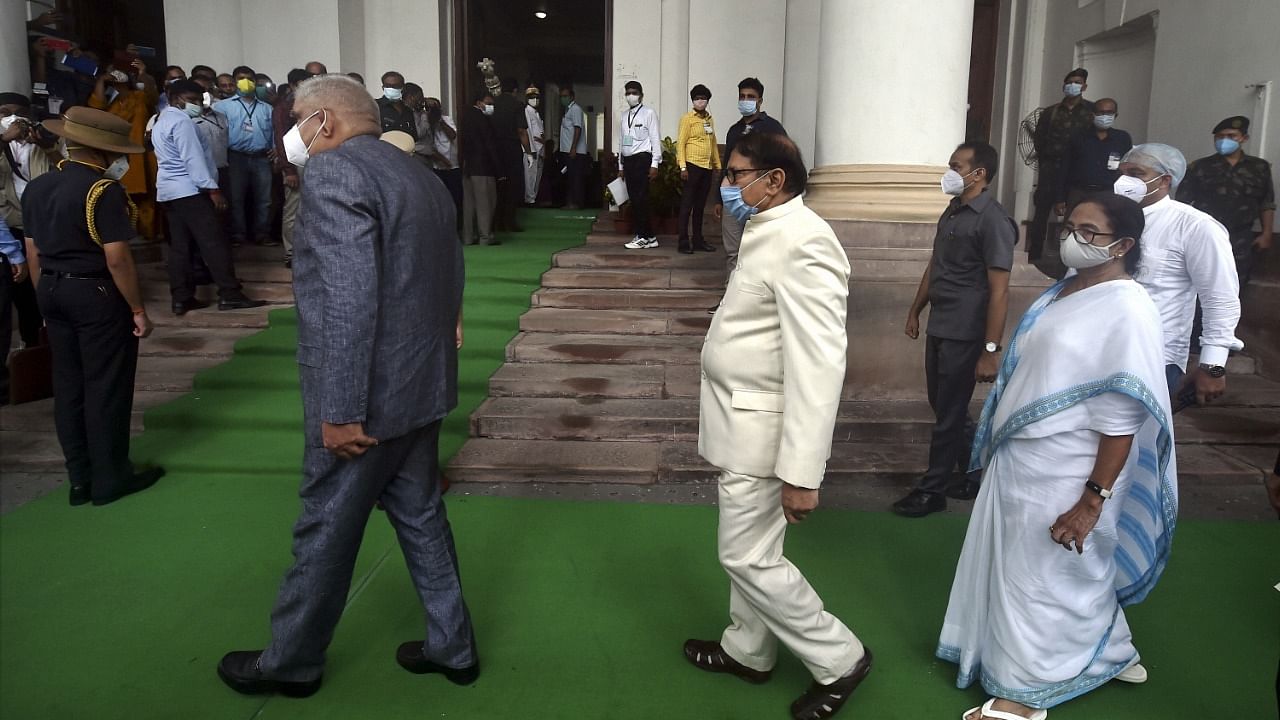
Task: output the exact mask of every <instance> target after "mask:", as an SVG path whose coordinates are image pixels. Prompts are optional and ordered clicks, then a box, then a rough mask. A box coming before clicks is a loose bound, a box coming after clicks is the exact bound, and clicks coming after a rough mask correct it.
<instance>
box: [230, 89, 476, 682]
mask: <svg viewBox="0 0 1280 720" xmlns="http://www.w3.org/2000/svg"><path fill="white" fill-rule="evenodd" d="M294 117H295V118H296V121H297V124H296V125H295V126H294V128H293V129H292V130H290V131H289V134H288V135H286V136H285V138H284V150H285V151H286V153H287V154H288V157H289V159H290V161H291V162H293V163H294V164H297V165H303V164H305V173H304V182H303V194H302V207H301V209H300V211H299V213H298V220H297V230H296V233H295V236H296V244H295V250H294V294H295V295H296V297H297V305H298V370H299V375H300V379H301V385H302V407H303V422H304V426H305V435H306V438H305V439H306V448H305V450H304V452H303V482H302V487H301V491H300V495H301V497H302V514H301V516H300V517H299V518H298V522H297V525H296V526H295V527H294V531H293V554H294V558H295V562H294V565H293V567H292V568H291V569H290V570H289V572H288V574H287V575H286V576H285V579H284V584H283V586H282V587H281V589H280V595H279V598H278V600H277V602H276V607H275V610H274V611H273V612H272V614H271V635H272V639H271V644H270V645H269V646H268V647H267V648H266V649H265V650H262V651H239V652H232V653H228V654H227V655H226V656H225V657H223V658H222V661H221V663H219V665H218V675H219V676H220V677H221V678H222V679H223V681H224V682H226V683H227V685H229V686H231V687H232V688H233V689H234V690H236V691H238V692H242V693H246V694H257V693H270V692H278V693H281V694H283V695H289V696H293V697H305V696H308V695H310V694H312V693H314V692H315V691H316V690H318V689H319V688H320V679H321V675H322V673H323V670H324V655H325V649H326V647H327V646H328V645H329V642H330V640H331V639H332V638H333V632H334V628H335V627H336V625H337V623H338V619H339V618H340V617H341V615H342V608H343V605H344V603H345V602H346V598H347V591H348V589H349V588H350V585H351V574H352V571H353V567H354V564H355V560H356V553H357V551H358V550H359V547H360V540H361V537H362V536H363V534H364V529H365V525H366V523H367V522H368V519H369V515H370V513H371V512H372V511H373V508H374V506H375V504H378V503H381V506H382V508H383V509H385V510H386V513H387V517H388V519H390V521H391V524H392V525H393V526H394V527H395V531H396V536H397V538H398V539H399V541H400V548H401V550H402V551H403V553H404V557H405V562H406V563H407V564H408V566H409V574H410V576H411V577H412V578H413V582H414V585H415V586H416V588H417V591H418V595H419V597H420V598H421V601H422V604H423V607H424V610H425V617H426V620H427V637H426V639H425V640H419V641H413V642H407V643H404V644H403V645H401V646H400V648H399V649H398V651H397V653H396V660H397V661H398V662H399V663H400V665H401V666H403V667H404V668H405V669H406V670H409V671H410V672H414V673H419V674H422V673H440V674H443V675H444V676H445V677H446V678H447V679H449V680H450V681H452V682H454V683H457V684H460V685H465V684H470V683H472V682H474V681H475V679H476V677H477V676H478V674H479V665H478V663H477V658H476V651H475V636H474V634H473V632H472V628H471V618H470V615H469V613H468V611H467V606H466V603H465V602H464V600H463V598H462V586H461V583H460V581H459V578H458V561H457V555H456V553H455V551H454V545H453V534H452V531H451V530H450V528H449V522H448V519H447V517H446V515H445V508H444V504H443V503H442V501H441V498H440V483H439V479H440V478H439V471H438V470H437V465H436V454H437V445H438V441H439V434H440V423H441V420H442V419H443V418H444V417H445V415H446V414H448V412H449V411H450V410H451V409H452V408H453V407H454V406H455V405H456V404H457V361H458V358H457V347H456V345H455V332H456V330H455V322H456V321H457V319H458V317H459V309H460V306H461V302H462V284H463V275H462V255H461V249H460V247H459V245H458V241H457V236H456V234H455V232H454V230H455V228H454V223H455V219H454V208H453V200H452V199H451V198H450V197H449V193H448V191H447V190H445V188H444V186H443V185H442V184H441V183H440V181H439V180H438V179H437V178H436V176H435V175H434V174H432V172H431V171H430V170H429V169H427V168H426V166H425V165H423V164H422V163H419V162H417V161H415V160H414V159H413V158H411V157H409V156H408V155H406V154H404V153H403V152H401V151H400V150H398V149H396V148H395V147H393V146H391V145H390V144H388V143H384V142H381V141H380V140H379V139H378V136H379V134H380V133H381V123H380V120H379V113H378V108H377V106H376V105H374V103H373V100H372V99H371V98H370V97H369V94H368V93H367V92H366V91H365V89H364V87H363V86H361V85H360V84H359V83H357V82H355V81H354V80H351V79H350V78H347V77H344V76H340V75H325V76H320V77H316V78H312V79H310V80H307V81H305V82H303V83H301V84H300V85H299V86H298V89H297V93H296V96H295V100H294ZM308 158H310V161H309V162H308Z"/></svg>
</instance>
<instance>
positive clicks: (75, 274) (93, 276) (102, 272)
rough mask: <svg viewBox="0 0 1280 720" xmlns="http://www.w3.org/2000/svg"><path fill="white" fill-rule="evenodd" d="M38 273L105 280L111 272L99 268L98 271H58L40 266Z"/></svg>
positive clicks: (58, 276)
mask: <svg viewBox="0 0 1280 720" xmlns="http://www.w3.org/2000/svg"><path fill="white" fill-rule="evenodd" d="M40 274H41V275H43V276H44V277H56V278H61V279H66V280H106V279H107V278H109V277H111V273H110V272H108V271H106V270H99V271H98V272H59V271H57V270H47V269H45V268H41V269H40Z"/></svg>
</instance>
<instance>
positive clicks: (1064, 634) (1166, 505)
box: [937, 280, 1178, 708]
mask: <svg viewBox="0 0 1280 720" xmlns="http://www.w3.org/2000/svg"><path fill="white" fill-rule="evenodd" d="M1065 282H1066V281H1063V282H1061V283H1058V284H1057V285H1055V286H1054V287H1052V288H1050V289H1049V290H1048V291H1047V292H1045V294H1044V295H1042V296H1041V297H1040V298H1039V299H1038V300H1037V301H1036V302H1035V303H1034V304H1033V305H1032V306H1031V308H1030V309H1029V310H1027V313H1026V315H1024V316H1023V318H1022V321H1021V323H1020V324H1019V326H1018V330H1017V332H1016V333H1015V335H1014V339H1013V340H1012V342H1010V345H1009V348H1008V349H1007V351H1006V355H1005V359H1004V363H1003V365H1002V366H1001V368H1000V374H999V376H998V377H997V379H996V383H995V386H994V388H993V389H992V391H991V394H990V395H989V396H988V398H987V403H986V406H985V407H984V408H983V411H982V418H981V420H980V421H979V424H978V429H977V434H976V436H975V441H974V450H973V465H974V466H975V467H984V468H985V472H984V475H983V483H982V489H981V491H980V492H979V494H978V497H977V499H976V501H975V503H974V508H973V514H972V516H971V517H970V520H969V529H968V532H967V534H966V536H965V541H964V548H963V550H962V551H961V554H960V560H959V563H958V564H957V567H956V577H955V581H954V583H953V585H952V588H951V599H950V602H949V603H948V606H947V615H946V620H945V621H944V624H943V628H942V633H941V636H940V638H939V643H938V650H937V655H938V657H940V658H942V659H944V660H949V661H951V662H954V663H957V664H958V665H959V666H960V670H959V674H958V677H957V679H956V685H957V686H958V687H961V688H965V687H968V686H969V685H971V684H972V683H973V682H974V681H975V680H977V681H980V682H981V683H982V686H983V687H984V688H985V689H986V690H987V692H989V693H991V694H992V695H994V696H996V697H1002V698H1006V699H1009V700H1013V701H1015V702H1019V703H1022V704H1024V705H1027V706H1030V707H1034V708H1049V707H1053V706H1054V705H1057V704H1059V703H1062V702H1065V701H1067V700H1070V699H1071V698H1073V697H1077V696H1079V695H1081V694H1083V693H1086V692H1089V691H1090V690H1093V689H1095V688H1097V687H1098V686H1100V685H1101V684H1103V683H1105V682H1107V681H1108V680H1110V679H1111V678H1113V677H1115V676H1116V675H1117V674H1118V673H1120V672H1121V671H1122V670H1124V669H1125V668H1126V667H1128V666H1129V665H1130V664H1131V663H1133V662H1135V661H1136V660H1137V657H1138V654H1137V650H1136V649H1135V647H1134V644H1133V638H1132V635H1131V633H1130V632H1129V625H1128V622H1127V621H1126V619H1125V615H1124V611H1123V610H1122V607H1124V606H1126V605H1131V604H1133V603H1137V602H1140V601H1142V599H1143V598H1145V597H1146V595H1147V593H1148V592H1150V591H1151V588H1152V587H1153V586H1154V585H1155V584H1156V581H1157V580H1158V579H1159V577H1160V574H1161V573H1162V572H1163V570H1164V567H1165V564H1166V562H1167V561H1168V557H1169V550H1170V545H1171V543H1172V541H1173V531H1174V525H1175V522H1176V519H1177V513H1178V500H1177V487H1176V478H1177V467H1176V462H1175V459H1174V449H1173V426H1172V418H1173V416H1172V413H1171V412H1170V408H1169V396H1168V391H1167V389H1166V384H1165V375H1164V372H1165V370H1164V360H1163V334H1162V329H1161V327H1162V326H1161V322H1160V315H1159V313H1158V311H1157V310H1156V307H1155V305H1154V304H1153V303H1152V302H1151V299H1150V297H1148V296H1147V293H1146V291H1145V290H1143V289H1142V288H1141V287H1140V286H1139V285H1138V284H1137V283H1136V282H1134V281H1132V280H1115V281H1111V282H1106V283H1100V284H1098V285H1094V286H1092V287H1089V288H1086V289H1084V290H1081V291H1078V292H1076V293H1073V294H1071V295H1068V296H1067V297H1064V298H1061V299H1058V294H1059V292H1060V291H1061V290H1062V288H1063V286H1064V285H1065ZM1130 434H1132V435H1133V436H1134V439H1133V446H1132V449H1131V451H1130V454H1129V459H1128V461H1127V462H1126V464H1125V467H1124V469H1123V470H1122V471H1121V473H1120V476H1119V477H1118V478H1117V480H1116V483H1115V485H1114V487H1113V492H1114V495H1113V496H1112V497H1111V499H1109V500H1107V501H1106V502H1105V503H1104V505H1103V511H1102V515H1101V517H1100V518H1099V520H1098V523H1097V525H1096V526H1095V527H1094V529H1093V531H1092V532H1090V533H1089V535H1088V537H1087V538H1086V539H1085V549H1084V554H1083V555H1079V554H1077V553H1076V552H1075V551H1074V550H1071V551H1068V550H1066V549H1064V548H1063V547H1062V546H1061V545H1057V544H1055V543H1054V542H1053V540H1052V539H1051V538H1050V536H1049V527H1050V526H1051V525H1052V524H1053V523H1054V521H1055V520H1057V518H1058V517H1059V516H1060V515H1061V514H1062V513H1065V512H1066V511H1067V510H1069V509H1070V508H1071V507H1072V506H1073V505H1074V504H1075V503H1076V502H1077V501H1078V500H1079V499H1080V496H1081V493H1082V492H1084V484H1085V481H1086V480H1087V479H1088V477H1089V475H1090V473H1091V472H1092V471H1093V465H1094V462H1095V460H1096V457H1097V451H1098V443H1099V442H1100V440H1101V436H1102V435H1111V436H1121V435H1130Z"/></svg>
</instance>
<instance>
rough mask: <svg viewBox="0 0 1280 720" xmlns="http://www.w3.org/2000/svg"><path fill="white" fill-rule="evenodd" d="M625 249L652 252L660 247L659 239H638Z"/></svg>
mask: <svg viewBox="0 0 1280 720" xmlns="http://www.w3.org/2000/svg"><path fill="white" fill-rule="evenodd" d="M623 247H625V248H627V249H628V250H652V249H653V248H656V247H658V238H656V237H651V238H642V237H637V238H636V239H634V240H632V241H631V242H629V243H627V244H626V245H624V246H623Z"/></svg>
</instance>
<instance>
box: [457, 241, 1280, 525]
mask: <svg viewBox="0 0 1280 720" xmlns="http://www.w3.org/2000/svg"><path fill="white" fill-rule="evenodd" d="M707 237H708V238H709V239H710V238H718V233H716V232H714V231H712V229H711V228H710V227H708V232H707ZM626 239H627V238H625V237H622V236H620V235H617V234H614V233H613V232H612V228H611V227H606V226H605V224H604V223H599V222H598V223H597V225H596V227H595V229H594V230H593V232H592V233H591V234H590V235H589V236H588V238H587V240H586V243H585V244H584V245H582V246H580V247H577V248H573V249H569V250H566V251H563V252H561V253H559V254H558V255H556V256H555V257H554V259H553V262H552V267H551V269H549V270H548V271H547V272H546V273H545V274H544V275H543V283H542V287H541V289H539V290H538V291H537V292H535V293H534V294H533V297H532V302H531V308H530V310H529V311H528V312H527V313H526V314H525V315H524V316H523V317H522V318H521V322H520V332H519V334H518V335H517V336H516V337H515V338H514V339H513V340H512V341H511V343H510V344H509V345H508V346H507V353H506V364H505V365H503V366H502V367H501V368H500V369H499V370H498V371H497V372H496V373H495V374H494V375H493V376H492V377H491V379H490V381H489V398H488V399H487V400H485V401H484V403H483V404H482V405H481V406H480V407H479V408H478V409H477V410H476V411H475V412H474V413H473V414H472V417H471V434H472V438H471V439H470V440H469V441H468V442H467V443H466V445H465V446H464V447H463V448H462V450H461V451H460V452H459V453H458V455H457V456H455V457H454V459H453V462H452V464H451V467H450V468H449V476H450V478H451V480H452V481H453V482H454V483H455V484H456V485H457V486H458V490H460V491H462V492H475V493H484V494H517V495H544V494H552V495H562V496H569V497H582V496H588V497H601V496H606V495H607V496H613V497H627V498H633V499H645V500H650V499H654V498H660V499H661V498H670V499H675V500H683V501H688V500H695V501H696V500H705V499H706V498H708V497H714V491H713V490H712V489H711V487H710V483H712V482H713V481H714V479H715V470H714V468H712V467H711V466H709V465H708V464H706V463H705V462H703V461H702V460H701V458H700V457H699V456H698V452H697V435H698V389H699V367H698V363H699V353H700V351H701V346H702V338H703V336H704V335H705V333H706V330H707V328H708V327H709V325H710V322H711V319H712V318H711V315H709V314H708V313H707V309H708V308H709V307H711V306H713V305H715V304H716V303H717V301H718V300H719V296H720V288H721V287H722V285H723V264H724V256H723V254H722V253H721V252H716V253H697V254H695V255H681V254H679V253H678V252H676V248H675V238H673V237H663V238H660V241H661V246H660V247H659V248H658V249H656V250H626V249H624V248H623V247H622V243H623V242H625V241H626ZM850 255H851V261H852V264H853V278H854V279H853V282H854V283H855V285H856V284H858V283H866V284H884V287H885V291H884V292H885V294H886V295H888V294H891V292H890V290H889V285H888V283H896V285H895V288H896V287H897V286H899V285H902V284H903V283H906V284H908V285H910V286H911V288H912V290H913V289H914V283H915V282H916V281H918V280H919V277H920V274H921V272H923V269H924V267H925V263H927V261H928V251H927V250H919V249H912V248H901V247H897V248H894V247H890V248H858V247H855V248H851V249H850ZM1014 284H1015V285H1017V284H1021V285H1022V286H1025V287H1027V293H1024V294H1031V292H1033V291H1035V287H1038V286H1042V285H1043V284H1044V282H1043V278H1037V277H1036V276H1035V271H1034V269H1033V268H1030V267H1026V266H1023V267H1019V268H1017V269H1016V270H1015V274H1014ZM875 287H879V285H875ZM875 287H873V288H872V289H871V290H870V292H871V293H872V294H873V295H874V294H875V293H877V292H878V291H877V290H876V289H875ZM864 289H865V288H864ZM864 294H865V293H864ZM1036 294H1038V293H1036ZM859 302H863V303H864V304H865V301H864V300H860V301H859ZM885 305H886V307H869V308H868V307H863V308H855V309H854V311H855V312H857V311H858V310H861V314H862V317H860V318H858V319H857V320H856V323H858V324H859V326H865V325H868V324H874V323H876V322H881V320H883V321H884V322H890V323H891V324H892V326H893V328H894V330H895V331H896V332H897V333H898V334H900V333H901V330H900V329H898V328H899V327H900V320H901V317H905V315H904V313H905V307H906V306H905V305H903V306H902V307H901V308H898V307H896V303H894V302H887V303H885ZM872 314H876V315H886V316H887V317H885V318H882V319H880V320H877V319H875V318H874V317H869V316H870V315H872ZM851 317H852V313H851ZM855 342H867V338H866V337H865V336H861V332H860V331H856V332H855V330H851V333H850V343H851V346H852V344H853V343H855ZM916 347H918V346H916ZM915 352H922V351H921V350H915ZM747 360H748V359H745V358H744V361H747ZM1229 369H1230V371H1231V372H1232V377H1231V380H1230V384H1229V387H1230V392H1229V394H1228V396H1227V397H1225V398H1224V399H1223V400H1222V401H1221V402H1220V403H1218V404H1216V405H1215V406H1214V407H1212V408H1205V409H1198V410H1194V411H1190V412H1186V413H1182V414H1181V415H1180V416H1179V417H1178V419H1177V430H1176V432H1177V437H1178V443H1179V444H1178V453H1179V466H1180V469H1181V478H1180V482H1181V484H1182V491H1183V496H1184V499H1185V502H1186V504H1188V505H1191V504H1194V505H1196V507H1197V509H1196V510H1195V513H1196V514H1199V515H1201V516H1212V517H1257V518H1265V517H1266V516H1267V515H1266V512H1267V508H1266V501H1265V497H1264V496H1263V495H1262V494H1261V493H1262V490H1261V479H1262V469H1263V468H1264V467H1265V468H1270V467H1271V464H1272V463H1274V460H1275V448H1274V445H1275V444H1276V443H1277V442H1280V383H1277V382H1275V381H1272V380H1269V379H1267V378H1265V377H1262V376H1261V375H1258V374H1257V373H1256V367H1255V363H1254V362H1253V361H1252V359H1250V358H1248V357H1240V358H1233V359H1232V361H1231V364H1230V368H1229ZM892 371H893V370H892V369H889V370H886V371H885V372H892ZM868 372H871V371H870V370H867V369H865V368H860V367H859V364H858V362H856V361H855V360H852V359H851V362H850V368H849V377H850V382H847V383H846V386H845V390H844V398H843V402H842V404H841V409H840V414H839V418H838V420H837V423H836V429H835V443H834V446H833V449H832V457H831V460H830V462H829V464H828V470H827V480H826V485H825V486H824V498H825V500H824V501H825V502H827V503H828V504H837V505H840V506H844V507H854V508H861V509H871V510H884V509H887V508H888V505H889V504H890V503H891V502H892V501H893V500H895V499H897V498H898V497H900V496H901V495H902V494H903V493H904V492H905V491H906V490H907V489H908V488H909V487H910V486H911V485H912V483H914V481H915V480H916V478H918V477H919V476H920V474H921V473H922V472H923V471H924V468H925V465H926V459H927V454H928V441H929V434H930V430H931V427H932V413H931V411H930V409H929V407H928V404H927V402H926V401H925V400H924V398H923V391H924V387H923V385H924V378H923V375H922V374H921V375H920V376H919V380H918V388H919V389H918V390H912V391H911V392H909V393H907V394H905V395H903V394H902V393H888V392H883V391H881V390H877V389H876V384H875V383H874V382H870V381H869V380H868V379H867V378H865V377H863V376H862V375H863V373H868ZM860 380H862V381H861V382H860ZM981 397H982V391H981V390H980V391H979V397H978V398H976V399H975V402H974V406H973V411H974V413H975V417H976V413H977V412H978V411H979V409H980V406H981ZM1268 444H1270V445H1271V447H1269V448H1268V447H1266V446H1267V445H1268ZM1268 454H1269V455H1268ZM584 484H585V485H590V486H591V489H588V488H585V487H583V486H584ZM575 487H576V488H577V489H574V488H575ZM600 488H605V489H607V492H604V493H602V492H600ZM953 506H955V507H956V508H957V509H958V510H960V511H967V507H968V505H967V503H953Z"/></svg>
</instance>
